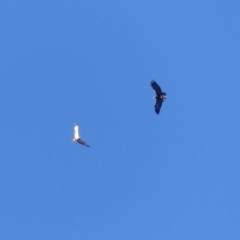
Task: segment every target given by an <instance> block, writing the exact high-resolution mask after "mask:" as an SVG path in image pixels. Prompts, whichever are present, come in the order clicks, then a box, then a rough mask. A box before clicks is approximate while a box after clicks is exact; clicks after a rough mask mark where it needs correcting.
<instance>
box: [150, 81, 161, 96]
mask: <svg viewBox="0 0 240 240" xmlns="http://www.w3.org/2000/svg"><path fill="white" fill-rule="evenodd" d="M151 86H152V88H153V89H154V90H155V91H156V94H157V95H158V96H159V95H161V94H162V89H161V88H160V86H159V85H158V84H157V83H156V82H155V81H154V80H152V81H151Z"/></svg>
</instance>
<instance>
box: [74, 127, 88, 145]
mask: <svg viewBox="0 0 240 240" xmlns="http://www.w3.org/2000/svg"><path fill="white" fill-rule="evenodd" d="M76 141H77V142H78V143H80V144H82V145H84V146H86V147H90V146H89V145H88V144H87V143H86V142H84V141H83V140H82V139H81V138H80V136H79V130H78V124H77V123H76V124H75V125H74V128H73V139H72V142H76Z"/></svg>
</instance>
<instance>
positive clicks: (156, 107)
mask: <svg viewBox="0 0 240 240" xmlns="http://www.w3.org/2000/svg"><path fill="white" fill-rule="evenodd" d="M154 107H155V112H156V113H157V114H159V112H160V109H161V107H162V99H156V104H155V106H154Z"/></svg>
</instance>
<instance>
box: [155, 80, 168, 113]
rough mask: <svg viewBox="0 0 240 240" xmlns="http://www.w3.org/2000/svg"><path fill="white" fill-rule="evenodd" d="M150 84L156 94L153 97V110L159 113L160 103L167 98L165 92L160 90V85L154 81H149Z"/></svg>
mask: <svg viewBox="0 0 240 240" xmlns="http://www.w3.org/2000/svg"><path fill="white" fill-rule="evenodd" d="M151 86H152V88H153V89H154V90H155V92H156V96H154V98H155V99H156V104H155V106H154V107H155V112H156V113H157V114H159V112H160V109H161V107H162V103H163V102H164V101H165V99H166V98H167V94H166V93H165V92H162V90H161V88H160V86H159V85H158V84H157V83H156V82H155V81H154V80H152V81H151Z"/></svg>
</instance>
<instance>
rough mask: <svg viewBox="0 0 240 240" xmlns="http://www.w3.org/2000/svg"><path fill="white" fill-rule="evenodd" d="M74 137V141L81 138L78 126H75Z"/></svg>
mask: <svg viewBox="0 0 240 240" xmlns="http://www.w3.org/2000/svg"><path fill="white" fill-rule="evenodd" d="M73 137H74V139H76V140H77V139H79V138H80V136H79V129H78V125H75V126H74V129H73Z"/></svg>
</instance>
